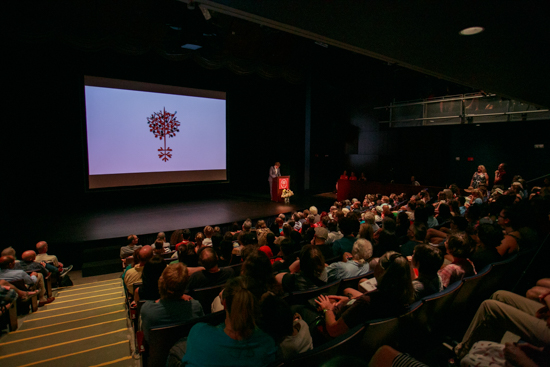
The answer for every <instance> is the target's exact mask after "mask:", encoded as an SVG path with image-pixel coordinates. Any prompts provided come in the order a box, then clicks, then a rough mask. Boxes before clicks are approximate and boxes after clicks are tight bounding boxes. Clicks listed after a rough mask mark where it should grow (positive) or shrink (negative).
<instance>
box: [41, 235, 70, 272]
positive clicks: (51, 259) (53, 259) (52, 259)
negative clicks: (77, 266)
mask: <svg viewBox="0 0 550 367" xmlns="http://www.w3.org/2000/svg"><path fill="white" fill-rule="evenodd" d="M36 252H38V255H36V261H38V262H42V261H43V262H45V263H47V264H52V265H53V266H55V267H56V268H57V269H58V270H59V273H60V275H59V276H60V277H62V276H64V275H65V274H67V273H68V272H69V271H71V269H72V268H73V266H72V265H69V266H67V267H66V268H64V267H63V264H62V263H61V262H59V261H58V260H57V256H55V255H48V244H47V243H46V241H40V242H38V243H37V244H36Z"/></svg>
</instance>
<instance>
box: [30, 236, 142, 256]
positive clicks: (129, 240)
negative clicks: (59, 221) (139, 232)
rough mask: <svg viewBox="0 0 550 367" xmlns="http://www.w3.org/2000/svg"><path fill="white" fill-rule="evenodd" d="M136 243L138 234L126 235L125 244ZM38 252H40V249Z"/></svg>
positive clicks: (132, 244)
mask: <svg viewBox="0 0 550 367" xmlns="http://www.w3.org/2000/svg"><path fill="white" fill-rule="evenodd" d="M39 243H40V242H39ZM137 244H138V236H136V235H135V234H131V235H129V236H128V237H126V245H127V246H135V245H137ZM36 249H37V250H38V244H36ZM38 253H40V251H39V252H38Z"/></svg>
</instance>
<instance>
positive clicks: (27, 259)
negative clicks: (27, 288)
mask: <svg viewBox="0 0 550 367" xmlns="http://www.w3.org/2000/svg"><path fill="white" fill-rule="evenodd" d="M21 259H22V260H21V261H20V262H19V264H20V266H21V270H23V271H35V272H37V273H41V274H42V276H44V278H46V277H47V276H48V270H46V267H45V265H46V263H45V262H42V263H38V262H36V261H35V260H36V252H34V251H32V250H29V251H25V252H23V254H22V255H21Z"/></svg>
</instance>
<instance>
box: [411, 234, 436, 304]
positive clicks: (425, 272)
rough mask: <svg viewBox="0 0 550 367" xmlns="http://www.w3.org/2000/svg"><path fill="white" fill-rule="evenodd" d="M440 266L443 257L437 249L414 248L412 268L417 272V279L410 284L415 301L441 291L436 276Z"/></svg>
mask: <svg viewBox="0 0 550 367" xmlns="http://www.w3.org/2000/svg"><path fill="white" fill-rule="evenodd" d="M441 265H443V255H442V254H441V251H439V249H438V248H437V247H434V246H430V245H426V244H420V245H418V246H416V247H415V248H414V253H413V256H412V266H413V267H414V268H415V269H417V270H418V278H416V279H415V280H413V282H412V284H413V288H414V293H415V296H414V299H415V301H418V300H420V299H422V298H424V297H427V296H429V295H431V294H434V293H437V292H441V291H442V290H443V284H442V282H441V278H440V277H439V274H438V271H439V269H440V268H441Z"/></svg>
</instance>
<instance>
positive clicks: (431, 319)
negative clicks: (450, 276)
mask: <svg viewBox="0 0 550 367" xmlns="http://www.w3.org/2000/svg"><path fill="white" fill-rule="evenodd" d="M461 287H462V281H459V282H454V283H453V284H451V285H450V286H448V287H447V288H445V289H444V290H443V291H441V292H437V293H434V294H432V295H430V296H427V297H424V298H422V307H421V309H420V311H419V312H418V313H417V314H416V316H415V320H416V322H417V323H418V325H419V326H420V327H422V328H424V329H425V330H426V331H427V332H433V331H435V330H436V329H437V327H438V326H440V325H442V323H441V321H442V320H444V319H445V318H446V317H447V314H448V311H449V309H450V306H451V303H452V302H453V300H454V298H455V297H456V295H457V294H458V291H459V290H460V288H461Z"/></svg>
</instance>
